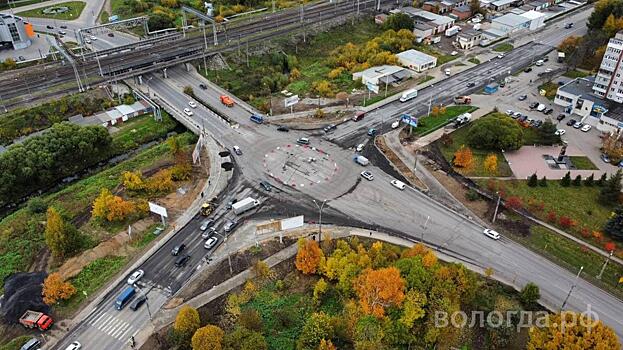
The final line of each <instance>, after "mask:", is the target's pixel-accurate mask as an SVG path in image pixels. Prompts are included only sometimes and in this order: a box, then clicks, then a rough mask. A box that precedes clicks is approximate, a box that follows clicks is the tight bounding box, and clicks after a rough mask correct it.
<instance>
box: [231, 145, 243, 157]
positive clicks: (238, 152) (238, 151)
mask: <svg viewBox="0 0 623 350" xmlns="http://www.w3.org/2000/svg"><path fill="white" fill-rule="evenodd" d="M232 148H233V150H234V153H236V154H237V155H239V156H241V155H242V150H241V149H240V147H238V146H234V147H232Z"/></svg>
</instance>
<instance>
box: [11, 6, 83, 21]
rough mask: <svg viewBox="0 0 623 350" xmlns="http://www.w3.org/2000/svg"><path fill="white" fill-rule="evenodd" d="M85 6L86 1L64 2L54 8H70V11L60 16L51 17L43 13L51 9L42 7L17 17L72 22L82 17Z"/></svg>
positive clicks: (24, 12) (52, 15)
mask: <svg viewBox="0 0 623 350" xmlns="http://www.w3.org/2000/svg"><path fill="white" fill-rule="evenodd" d="M85 5H86V3H85V2H84V1H68V2H62V3H59V4H55V5H54V7H60V6H66V7H68V8H69V11H67V12H63V13H58V14H49V15H48V14H45V13H43V10H44V9H46V8H49V7H50V6H48V7H40V8H36V9H32V10H28V11H23V12H18V13H17V15H18V16H23V17H36V18H51V19H58V20H64V21H71V20H74V19H76V18H78V17H80V14H81V13H82V10H83V9H84V6H85Z"/></svg>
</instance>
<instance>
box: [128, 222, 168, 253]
mask: <svg viewBox="0 0 623 350" xmlns="http://www.w3.org/2000/svg"><path fill="white" fill-rule="evenodd" d="M160 225H161V224H160V223H158V224H153V225H151V226H150V227H148V228H147V229H146V230H145V231H143V232H142V233H140V235H139V236H138V237H132V242H130V245H131V246H132V247H134V248H138V249H143V248H145V246H147V245H148V244H149V243H151V242H152V241H153V240H154V239H156V237H158V236H156V235H155V234H154V231H155V230H156V227H158V226H160Z"/></svg>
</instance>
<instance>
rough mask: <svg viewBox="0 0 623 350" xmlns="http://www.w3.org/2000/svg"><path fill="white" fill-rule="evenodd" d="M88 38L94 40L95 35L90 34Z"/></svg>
mask: <svg viewBox="0 0 623 350" xmlns="http://www.w3.org/2000/svg"><path fill="white" fill-rule="evenodd" d="M89 38H90V39H91V40H93V41H96V40H97V37H96V36H95V35H91V36H89Z"/></svg>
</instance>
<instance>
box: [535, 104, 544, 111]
mask: <svg viewBox="0 0 623 350" xmlns="http://www.w3.org/2000/svg"><path fill="white" fill-rule="evenodd" d="M544 109H545V105H544V104H542V103H539V105H538V106H537V107H536V110H537V111H539V112H543V110H544Z"/></svg>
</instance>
